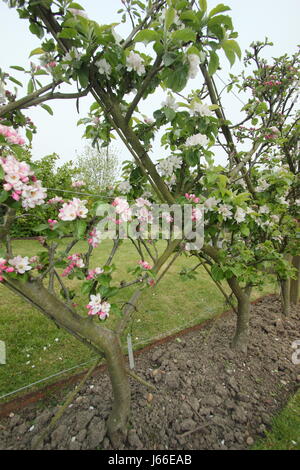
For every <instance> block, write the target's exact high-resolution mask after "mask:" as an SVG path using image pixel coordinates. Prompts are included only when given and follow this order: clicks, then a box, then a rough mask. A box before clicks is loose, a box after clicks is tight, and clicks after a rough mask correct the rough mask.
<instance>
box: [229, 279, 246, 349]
mask: <svg viewBox="0 0 300 470" xmlns="http://www.w3.org/2000/svg"><path fill="white" fill-rule="evenodd" d="M227 282H228V284H229V286H230V288H231V290H232V292H233V293H234V295H235V297H236V299H237V301H238V306H237V322H236V329H235V335H234V338H233V340H232V342H231V347H232V349H235V350H236V351H241V352H243V353H245V354H247V348H248V338H249V320H250V294H251V287H250V286H248V287H245V289H242V288H241V287H240V285H239V283H238V281H237V279H236V278H231V279H227Z"/></svg>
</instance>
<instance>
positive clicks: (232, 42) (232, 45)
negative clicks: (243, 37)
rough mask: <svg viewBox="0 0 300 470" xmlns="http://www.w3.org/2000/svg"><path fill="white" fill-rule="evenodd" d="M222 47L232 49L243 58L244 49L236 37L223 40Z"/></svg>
mask: <svg viewBox="0 0 300 470" xmlns="http://www.w3.org/2000/svg"><path fill="white" fill-rule="evenodd" d="M222 47H223V49H224V47H225V48H226V49H231V50H232V51H233V52H234V53H235V54H236V55H237V56H238V58H239V59H241V58H242V51H241V48H240V46H239V45H238V43H237V42H236V41H235V40H234V39H227V40H226V41H223V43H222Z"/></svg>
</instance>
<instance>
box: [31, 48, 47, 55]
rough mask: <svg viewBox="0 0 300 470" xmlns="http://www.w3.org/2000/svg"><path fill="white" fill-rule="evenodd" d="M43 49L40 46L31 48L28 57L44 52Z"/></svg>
mask: <svg viewBox="0 0 300 470" xmlns="http://www.w3.org/2000/svg"><path fill="white" fill-rule="evenodd" d="M44 53H45V51H44V50H43V49H42V48H41V47H37V48H36V49H33V50H32V51H31V52H30V54H29V57H32V56H33V55H40V54H44Z"/></svg>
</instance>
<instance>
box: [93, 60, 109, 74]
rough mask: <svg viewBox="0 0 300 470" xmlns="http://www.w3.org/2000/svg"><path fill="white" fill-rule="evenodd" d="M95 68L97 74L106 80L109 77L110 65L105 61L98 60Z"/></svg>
mask: <svg viewBox="0 0 300 470" xmlns="http://www.w3.org/2000/svg"><path fill="white" fill-rule="evenodd" d="M95 65H96V67H98V72H99V73H100V75H106V77H107V78H109V77H110V75H111V70H112V69H111V65H110V64H109V63H108V62H107V60H105V59H100V60H98V61H97V62H96V63H95Z"/></svg>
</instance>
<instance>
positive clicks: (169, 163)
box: [157, 155, 182, 177]
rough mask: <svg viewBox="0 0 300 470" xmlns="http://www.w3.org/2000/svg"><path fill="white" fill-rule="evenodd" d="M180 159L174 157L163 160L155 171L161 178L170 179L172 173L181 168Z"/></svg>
mask: <svg viewBox="0 0 300 470" xmlns="http://www.w3.org/2000/svg"><path fill="white" fill-rule="evenodd" d="M181 164H182V159H181V157H178V156H176V155H172V156H171V157H168V158H165V159H164V160H162V161H160V162H159V164H158V165H157V169H158V171H159V173H160V175H161V176H166V177H171V176H172V175H173V174H174V171H175V170H177V169H178V168H180V167H181Z"/></svg>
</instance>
